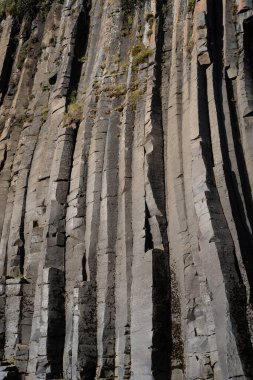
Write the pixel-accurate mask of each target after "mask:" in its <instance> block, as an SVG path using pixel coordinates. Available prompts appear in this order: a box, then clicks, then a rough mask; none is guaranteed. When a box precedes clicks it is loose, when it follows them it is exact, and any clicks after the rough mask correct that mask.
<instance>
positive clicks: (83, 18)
mask: <svg viewBox="0 0 253 380" xmlns="http://www.w3.org/2000/svg"><path fill="white" fill-rule="evenodd" d="M84 7H85V9H84V10H82V11H81V13H80V15H79V17H78V20H77V25H76V36H75V47H74V55H73V60H72V65H71V73H70V83H69V87H68V92H67V96H66V102H67V106H68V105H69V104H71V103H74V102H75V100H76V97H77V91H78V86H79V82H80V78H81V73H82V67H83V64H84V61H85V53H86V49H87V44H88V37H89V28H90V17H89V11H90V4H89V2H88V4H87V5H85V6H84Z"/></svg>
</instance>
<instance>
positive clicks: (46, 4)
mask: <svg viewBox="0 0 253 380" xmlns="http://www.w3.org/2000/svg"><path fill="white" fill-rule="evenodd" d="M53 1H54V0H0V17H1V18H2V17H4V16H6V15H8V14H11V15H12V16H14V17H16V18H19V19H21V18H23V17H26V18H32V17H34V16H35V15H36V14H37V13H40V14H42V15H43V16H44V15H46V14H47V12H48V11H49V9H50V7H51V5H52V3H53ZM58 2H59V3H63V0H58Z"/></svg>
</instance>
